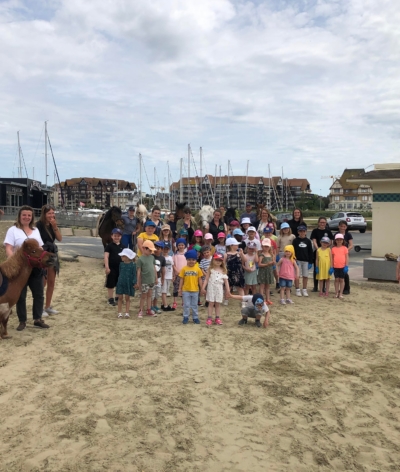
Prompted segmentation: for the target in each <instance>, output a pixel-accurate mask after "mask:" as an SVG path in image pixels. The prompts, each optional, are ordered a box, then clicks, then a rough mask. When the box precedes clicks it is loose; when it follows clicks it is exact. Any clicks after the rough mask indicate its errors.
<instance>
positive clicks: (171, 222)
mask: <svg viewBox="0 0 400 472" xmlns="http://www.w3.org/2000/svg"><path fill="white" fill-rule="evenodd" d="M166 224H167V225H169V227H170V228H171V231H172V237H173V238H174V239H176V221H175V213H172V212H171V213H170V214H169V215H168V221H166Z"/></svg>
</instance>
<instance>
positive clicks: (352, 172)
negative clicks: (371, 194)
mask: <svg viewBox="0 0 400 472" xmlns="http://www.w3.org/2000/svg"><path fill="white" fill-rule="evenodd" d="M364 173H365V171H364V169H345V170H344V171H343V174H342V175H341V176H340V178H339V179H336V180H335V181H334V182H333V184H332V185H331V187H330V188H332V187H333V186H334V184H335V183H336V182H339V183H340V185H341V186H342V188H344V189H348V190H357V189H358V187H359V186H360V185H359V183H355V182H349V180H348V179H351V178H352V177H354V178H355V177H357V176H359V175H361V174H364Z"/></svg>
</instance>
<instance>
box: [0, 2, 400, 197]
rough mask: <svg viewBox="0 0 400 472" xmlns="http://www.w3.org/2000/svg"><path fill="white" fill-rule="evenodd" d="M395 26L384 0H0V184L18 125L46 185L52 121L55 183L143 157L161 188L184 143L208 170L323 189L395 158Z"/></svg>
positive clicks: (114, 171) (109, 173)
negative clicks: (347, 173) (351, 170)
mask: <svg viewBox="0 0 400 472" xmlns="http://www.w3.org/2000/svg"><path fill="white" fill-rule="evenodd" d="M398 24H400V9H399V8H398V6H397V2H395V1H394V0H392V1H388V0H382V1H381V2H374V1H372V0H371V1H365V0H346V1H345V0H337V1H328V0H326V1H325V0H315V1H306V0H304V1H289V0H287V1H274V2H272V1H265V2H261V1H257V2H256V1H253V2H250V1H245V0H243V1H229V0H202V2H188V1H186V0H153V1H152V2H144V1H137V2H131V1H127V0H115V1H103V0H99V1H97V2H92V1H86V2H82V1H81V0H79V1H78V0H68V1H61V0H60V1H57V0H47V1H42V2H33V1H18V0H10V1H3V2H1V3H0V44H2V47H1V49H0V64H1V66H0V99H1V104H2V106H1V107H0V160H1V166H0V176H3V177H12V176H13V175H14V176H16V175H17V166H18V163H17V145H16V141H17V138H16V133H17V131H18V130H19V131H20V135H21V146H22V150H23V153H24V158H25V161H26V165H27V169H28V174H29V176H30V177H32V175H33V168H34V169H35V171H34V172H35V178H37V179H39V180H42V181H44V180H45V171H44V157H43V152H44V142H43V122H44V121H45V120H48V129H49V135H50V139H51V141H52V145H53V150H54V153H55V158H56V161H57V165H58V169H59V173H60V177H61V179H62V180H64V179H65V178H70V177H77V176H86V177H92V176H96V177H104V178H105V177H109V178H124V179H126V180H131V181H134V182H137V181H138V154H139V153H141V154H142V156H143V159H144V163H145V168H146V172H147V174H148V176H149V179H150V181H151V185H152V183H153V180H154V177H153V173H154V170H153V169H154V167H156V169H157V179H158V181H159V182H160V185H161V186H162V185H163V184H164V179H165V178H166V175H167V161H169V165H170V174H171V179H172V180H177V179H178V178H179V160H180V158H181V157H184V158H185V165H186V161H187V158H186V156H187V144H188V143H190V144H191V146H192V151H193V155H194V158H195V159H196V161H197V163H196V165H197V168H198V166H199V163H198V157H199V147H200V146H202V147H203V151H204V157H205V166H206V170H207V171H208V172H209V173H212V172H213V171H214V168H215V164H217V165H218V166H219V165H221V166H222V173H223V174H226V173H227V162H228V160H230V162H231V166H232V169H233V174H234V175H240V174H242V175H243V174H244V173H245V170H246V161H247V160H249V161H250V164H249V174H250V175H257V176H258V175H260V174H261V175H263V176H267V175H268V165H270V167H271V173H272V175H278V174H280V173H281V168H282V166H283V167H284V174H285V176H287V177H298V178H301V177H303V178H308V180H309V181H310V183H311V188H312V189H313V191H314V192H315V193H320V192H321V193H322V194H326V193H328V188H329V185H330V183H331V181H330V180H329V179H321V176H327V175H340V174H341V172H342V170H343V169H344V168H345V167H367V166H369V165H372V164H374V163H379V162H398V161H399V160H400V158H399V156H400V151H399V144H400V143H399V137H400V133H399V130H400V129H399V124H400V112H399V110H400V107H399V103H400V82H399V80H398V77H399V76H400V61H399V58H400V42H399V36H400V32H399V31H400V30H399V28H398ZM49 169H50V170H49V174H50V176H49V183H52V182H53V170H52V169H53V167H52V165H50V164H49ZM191 174H192V175H193V174H194V169H192V171H191ZM144 184H145V189H146V188H147V187H148V185H147V180H146V179H145V181H144Z"/></svg>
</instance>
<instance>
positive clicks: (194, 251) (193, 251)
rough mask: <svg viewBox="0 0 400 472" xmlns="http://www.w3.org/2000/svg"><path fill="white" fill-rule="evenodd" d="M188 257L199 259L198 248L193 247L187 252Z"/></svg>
mask: <svg viewBox="0 0 400 472" xmlns="http://www.w3.org/2000/svg"><path fill="white" fill-rule="evenodd" d="M185 257H186V259H195V260H197V251H196V249H191V250H190V251H188V252H187V253H186V254H185Z"/></svg>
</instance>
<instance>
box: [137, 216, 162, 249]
mask: <svg viewBox="0 0 400 472" xmlns="http://www.w3.org/2000/svg"><path fill="white" fill-rule="evenodd" d="M155 230H156V224H155V223H154V221H151V220H147V221H146V223H145V224H144V231H143V233H140V234H139V236H138V239H137V253H138V256H139V257H140V256H141V255H142V246H143V244H144V242H145V241H152V242H153V243H155V242H156V241H158V236H157V235H156V234H155Z"/></svg>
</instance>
